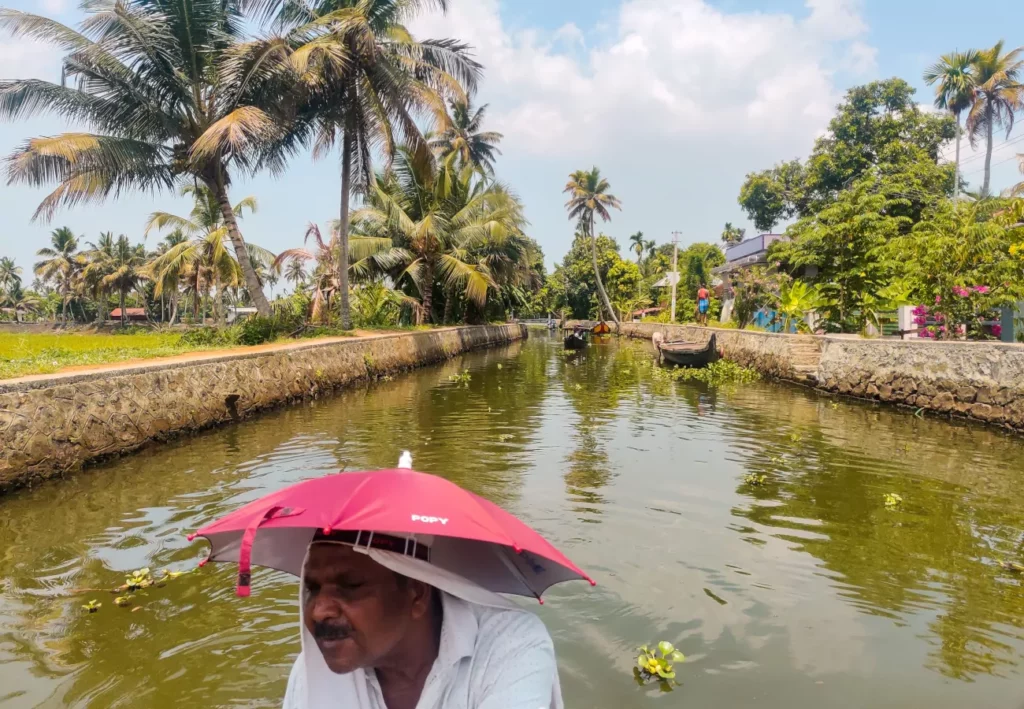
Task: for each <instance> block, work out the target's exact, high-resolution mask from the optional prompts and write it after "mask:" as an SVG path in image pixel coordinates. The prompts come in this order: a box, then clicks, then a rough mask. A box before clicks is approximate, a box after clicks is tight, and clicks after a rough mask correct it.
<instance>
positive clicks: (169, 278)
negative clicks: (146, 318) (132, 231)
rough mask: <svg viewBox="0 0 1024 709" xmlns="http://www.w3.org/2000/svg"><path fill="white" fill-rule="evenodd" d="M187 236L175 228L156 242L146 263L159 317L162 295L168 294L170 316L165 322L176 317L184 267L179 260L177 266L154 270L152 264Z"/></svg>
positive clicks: (163, 308) (162, 310)
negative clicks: (156, 298)
mask: <svg viewBox="0 0 1024 709" xmlns="http://www.w3.org/2000/svg"><path fill="white" fill-rule="evenodd" d="M187 240H188V239H187V237H186V236H185V235H184V234H183V233H182V232H181V230H180V229H175V230H174V231H172V232H171V233H170V234H168V235H167V236H165V237H164V238H163V241H161V242H160V243H159V244H157V247H156V251H155V252H154V253H153V254H151V255H150V256H151V257H150V261H149V263H148V264H146V276H147V278H149V279H150V280H152V281H153V283H154V287H153V295H154V296H158V297H159V298H160V319H161V320H163V319H164V313H165V310H166V309H165V307H164V295H165V294H170V297H169V299H168V301H169V302H168V304H167V306H168V307H169V308H170V310H171V313H170V317H168V318H167V322H168V323H169V324H171V325H173V324H174V323H175V322H177V319H178V300H179V298H180V296H181V282H182V279H183V278H184V276H185V273H186V269H185V268H183V267H182V265H181V263H180V262H179V263H178V265H177V266H174V267H171V268H167V269H163V270H160V271H155V270H154V269H153V264H154V263H155V262H156V261H157V260H159V259H160V258H161V257H163V256H165V255H166V254H167V252H168V251H170V250H171V249H173V248H174V247H175V246H177V245H178V244H183V243H185V241H187Z"/></svg>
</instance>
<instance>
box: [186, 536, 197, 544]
mask: <svg viewBox="0 0 1024 709" xmlns="http://www.w3.org/2000/svg"><path fill="white" fill-rule="evenodd" d="M195 538H196V535H194V534H190V535H188V536H187V537H185V539H187V540H189V541H190V542H191V541H193V540H194V539H195Z"/></svg>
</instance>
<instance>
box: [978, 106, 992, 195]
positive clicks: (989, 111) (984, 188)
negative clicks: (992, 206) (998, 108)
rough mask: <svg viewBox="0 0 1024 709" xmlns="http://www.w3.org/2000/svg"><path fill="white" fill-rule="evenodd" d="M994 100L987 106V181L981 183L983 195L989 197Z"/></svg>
mask: <svg viewBox="0 0 1024 709" xmlns="http://www.w3.org/2000/svg"><path fill="white" fill-rule="evenodd" d="M994 119H995V116H993V115H992V102H991V101H990V102H989V103H988V105H987V106H986V107H985V141H986V145H985V182H984V183H982V185H981V196H982V197H988V188H989V182H990V181H991V179H992V123H993V122H994Z"/></svg>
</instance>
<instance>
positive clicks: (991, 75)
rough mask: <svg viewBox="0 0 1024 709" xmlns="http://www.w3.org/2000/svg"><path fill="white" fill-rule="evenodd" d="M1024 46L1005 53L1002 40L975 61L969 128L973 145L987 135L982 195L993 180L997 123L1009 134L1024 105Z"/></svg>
mask: <svg viewBox="0 0 1024 709" xmlns="http://www.w3.org/2000/svg"><path fill="white" fill-rule="evenodd" d="M1022 51H1024V47H1018V48H1016V49H1012V50H1010V51H1008V52H1006V53H1005V54H1004V53H1003V42H1002V40H1000V41H999V42H996V44H995V46H993V47H992V48H991V49H984V50H981V51H979V52H978V55H977V57H975V60H974V74H975V76H974V82H975V89H974V99H973V102H972V104H971V111H970V113H969V114H968V115H967V131H968V135H970V138H971V144H972V145H974V143H975V141H976V139H977V137H978V136H984V137H985V180H984V182H982V185H981V194H982V196H984V197H987V196H988V195H989V194H990V186H991V179H992V134H993V132H994V131H995V128H996V127H997V126H1000V127H1003V126H1005V128H1006V137H1007V138H1009V137H1010V131H1012V130H1013V117H1014V113H1016V112H1017V111H1018V110H1020V108H1021V107H1022V106H1024V86H1021V83H1020V82H1021V79H1022V78H1024V59H1022V58H1021V52H1022Z"/></svg>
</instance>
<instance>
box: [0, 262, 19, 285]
mask: <svg viewBox="0 0 1024 709" xmlns="http://www.w3.org/2000/svg"><path fill="white" fill-rule="evenodd" d="M16 285H21V266H18V265H17V264H15V263H14V259H12V258H10V257H9V256H4V257H2V258H0V290H9V289H11V288H13V287H14V286H16Z"/></svg>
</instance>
